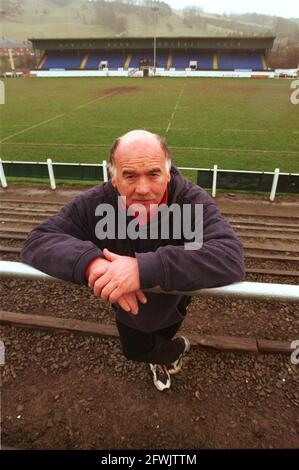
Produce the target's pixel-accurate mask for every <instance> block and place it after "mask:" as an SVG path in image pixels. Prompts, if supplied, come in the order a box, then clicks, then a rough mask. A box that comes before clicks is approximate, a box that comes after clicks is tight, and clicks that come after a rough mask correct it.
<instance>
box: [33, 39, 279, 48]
mask: <svg viewBox="0 0 299 470" xmlns="http://www.w3.org/2000/svg"><path fill="white" fill-rule="evenodd" d="M274 39H275V36H247V37H244V36H239V37H237V36H230V37H227V36H226V37H224V36H223V37H219V36H214V37H203V36H190V37H187V36H181V37H173V36H172V37H170V36H157V37H156V45H157V48H159V49H169V48H175V49H192V48H194V49H195V48H196V49H245V50H246V49H247V50H248V49H261V50H265V49H271V48H272V46H273V42H274ZM30 41H31V42H32V44H33V47H34V48H35V49H42V50H51V49H52V50H66V49H67V50H70V49H74V50H76V49H84V50H87V49H89V50H92V49H101V48H105V49H140V48H143V49H147V48H152V47H153V45H154V37H111V38H32V39H30Z"/></svg>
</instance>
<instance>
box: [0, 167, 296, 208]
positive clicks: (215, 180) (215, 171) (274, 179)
mask: <svg viewBox="0 0 299 470" xmlns="http://www.w3.org/2000/svg"><path fill="white" fill-rule="evenodd" d="M3 165H6V166H7V167H8V166H10V165H11V166H13V165H15V166H18V167H20V166H22V165H24V167H26V166H27V167H28V168H29V167H30V166H36V168H38V166H40V167H43V168H45V166H47V172H46V173H45V172H44V175H43V176H41V177H43V178H45V177H48V178H49V181H50V187H51V189H53V190H55V189H56V180H55V167H56V168H57V171H58V169H59V167H67V168H69V171H70V174H69V175H68V179H74V180H75V179H80V180H81V181H84V179H86V178H84V177H82V178H78V176H77V177H75V176H74V177H73V178H72V172H74V170H76V169H81V170H82V171H83V170H88V169H96V168H97V169H99V168H101V169H102V179H103V181H104V182H106V181H108V165H107V161H106V160H103V162H102V163H99V164H94V163H90V164H88V163H61V162H53V161H52V159H51V158H48V159H47V161H45V162H28V161H10V160H3V161H2V160H1V158H0V183H1V185H2V187H3V188H7V186H8V184H7V179H6V175H5V171H4V167H3ZM178 169H179V170H184V171H191V172H196V173H197V184H199V185H200V186H202V187H205V188H209V187H211V190H212V196H213V197H215V196H216V193H217V187H218V188H219V181H220V182H221V178H222V180H223V179H224V178H225V175H228V174H231V176H233V175H235V176H233V178H235V179H236V180H237V179H238V177H239V178H241V177H242V178H244V177H246V176H248V178H249V177H250V176H252V177H254V176H255V177H256V178H262V177H265V176H267V178H268V180H267V182H266V183H263V185H262V183H259V184H261V186H260V187H258V186H257V187H256V188H254V189H252V187H250V185H249V186H248V188H244V187H239V188H238V184H237V183H236V184H235V185H234V186H235V187H234V189H236V190H238V189H247V190H248V191H250V192H254V191H263V192H269V199H270V201H271V202H272V201H274V199H275V196H276V192H277V187H278V184H279V182H281V179H282V178H285V177H288V178H289V179H290V181H289V182H287V183H285V184H284V185H283V187H284V188H285V190H282V191H280V192H293V193H296V188H297V193H299V189H298V188H299V173H284V172H280V170H279V168H276V169H275V171H274V172H267V171H243V170H227V169H221V168H218V165H214V166H213V168H199V167H198V168H196V167H195V168H194V167H183V166H179V167H178ZM209 172H212V180H211V182H210V183H206V184H205V183H204V184H202V183H201V182H200V181H198V176H199V173H201V175H204V176H205V174H206V175H208V173H209ZM13 176H16V177H18V176H19V175H13ZM26 176H27V178H39V177H38V176H34V175H30V174H28V172H27V175H26ZM23 177H24V176H23ZM58 179H59V177H58ZM60 179H64V178H63V177H61V178H60ZM89 179H90V180H93V179H94V178H92V177H90V178H89ZM98 179H99V178H98ZM205 181H207V180H206V179H205ZM209 184H210V186H209ZM291 187H294V188H295V191H293V190H292V191H288V188H291ZM221 189H227V190H229V189H232V188H231V187H230V186H227V187H225V186H224V187H222V188H221Z"/></svg>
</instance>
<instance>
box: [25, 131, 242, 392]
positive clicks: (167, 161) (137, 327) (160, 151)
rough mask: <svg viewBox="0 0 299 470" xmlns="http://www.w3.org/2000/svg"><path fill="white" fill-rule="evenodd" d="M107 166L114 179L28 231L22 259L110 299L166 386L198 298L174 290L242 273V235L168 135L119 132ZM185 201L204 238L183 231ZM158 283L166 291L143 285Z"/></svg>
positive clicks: (121, 327) (123, 335)
mask: <svg viewBox="0 0 299 470" xmlns="http://www.w3.org/2000/svg"><path fill="white" fill-rule="evenodd" d="M109 171H110V176H111V179H110V180H109V181H108V182H107V183H104V184H102V185H100V186H96V187H94V188H92V189H90V190H88V191H86V192H84V193H82V194H80V195H79V196H77V197H76V198H75V199H74V200H73V201H72V202H71V203H69V204H68V205H67V206H65V207H64V208H63V209H61V211H60V212H59V213H58V214H56V215H54V216H53V217H51V218H50V219H48V220H46V221H45V222H43V223H42V224H41V225H39V226H38V227H37V228H36V229H35V230H33V231H32V232H31V233H30V234H29V236H28V238H27V240H26V241H25V243H24V246H23V250H22V254H21V256H22V260H23V262H24V263H28V264H30V265H31V266H34V267H35V268H37V269H40V270H41V271H44V272H46V273H48V274H50V275H52V276H54V277H57V278H60V279H63V280H65V281H71V282H74V283H78V284H86V285H88V286H89V288H90V289H92V290H93V293H94V295H95V296H96V297H98V298H101V299H103V300H105V301H107V302H110V303H111V304H112V306H113V308H114V310H115V312H116V324H117V328H118V331H119V336H120V340H121V344H122V348H123V352H124V355H125V356H126V358H127V359H130V360H133V361H138V362H144V363H146V364H148V365H149V370H150V371H151V374H152V377H153V382H154V385H155V386H156V388H157V389H158V390H159V391H163V390H167V389H169V388H170V386H171V375H173V374H176V373H178V372H179V371H180V370H181V367H182V362H183V356H184V354H186V353H187V352H188V351H189V349H190V343H189V341H188V339H187V338H185V337H184V336H178V337H175V338H174V336H175V335H176V333H177V332H178V330H179V328H180V326H181V324H182V321H183V320H184V318H185V315H186V307H187V305H188V304H189V302H190V297H189V296H188V295H184V294H180V295H177V294H171V293H169V292H171V291H182V292H184V291H191V290H196V289H201V288H207V287H215V286H221V285H226V284H230V283H232V282H236V281H240V280H242V279H243V278H244V261H243V250H242V244H241V242H240V240H239V239H238V238H237V237H236V235H235V233H234V231H233V230H232V228H231V227H230V225H229V223H228V222H227V220H226V219H224V218H223V217H222V215H221V214H220V213H219V211H218V209H217V207H216V205H215V204H214V202H213V200H212V199H211V198H210V196H209V195H208V194H207V193H206V192H205V191H204V190H203V189H202V188H200V187H199V186H197V185H195V184H193V183H191V182H190V181H188V180H186V179H185V178H184V177H183V176H182V175H181V173H180V172H179V171H178V169H177V168H176V167H175V166H174V165H172V163H171V155H170V152H169V149H168V147H167V145H166V143H165V142H164V140H163V139H162V138H161V137H160V136H158V135H156V134H152V133H150V132H146V131H143V130H134V131H131V132H128V133H127V134H125V135H124V136H122V137H120V138H118V139H117V140H116V141H115V142H114V143H113V145H112V147H111V151H110V159H109ZM186 207H187V209H188V208H189V209H190V211H189V214H190V217H191V220H190V224H191V226H190V230H191V228H192V230H193V231H191V233H192V234H194V237H195V239H196V233H197V231H198V229H199V227H202V232H203V233H202V234H201V243H198V239H196V240H197V242H196V243H195V242H194V240H193V244H192V240H190V237H188V239H187V237H186V235H185V231H184V230H185V228H186V224H187V219H186V218H185V219H184V216H185V214H187V211H186V212H184V211H185V209H186ZM198 208H202V210H201V214H202V218H203V220H202V221H200V222H202V223H201V224H200V223H199V221H198V220H197V219H196V214H198V213H199V212H198V211H197V209H198ZM163 211H164V212H163ZM163 214H164V215H163ZM171 215H172V216H171ZM163 224H164V225H163ZM165 224H167V227H165ZM108 226H109V228H108V229H107V227H108ZM105 227H106V231H105ZM153 227H154V228H156V230H153ZM165 229H167V230H165ZM179 229H181V230H179ZM189 232H190V231H189ZM189 232H188V233H189ZM165 233H166V234H167V236H165ZM178 233H179V234H178ZM190 243H191V245H192V246H190ZM153 287H160V288H161V289H162V290H163V291H165V293H164V294H159V293H153V292H145V290H146V289H149V288H153Z"/></svg>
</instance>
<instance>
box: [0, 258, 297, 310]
mask: <svg viewBox="0 0 299 470" xmlns="http://www.w3.org/2000/svg"><path fill="white" fill-rule="evenodd" d="M0 278H13V279H24V280H33V281H34V280H35V281H46V282H63V281H61V280H60V279H56V278H54V277H51V276H49V275H48V274H45V273H43V272H41V271H38V270H37V269H35V268H32V267H31V266H28V265H27V264H23V263H18V262H15V261H0ZM145 291H151V292H157V293H161V294H163V291H162V290H160V289H145ZM167 294H184V295H192V296H193V295H209V296H213V297H234V298H243V299H244V298H249V299H256V300H268V301H281V302H286V301H287V302H298V303H299V287H298V286H294V285H290V284H270V283H269V284H268V283H264V282H247V281H243V282H236V283H234V284H230V285H228V286H224V287H213V288H209V289H200V290H195V291H188V292H186V291H184V292H179V291H173V292H167Z"/></svg>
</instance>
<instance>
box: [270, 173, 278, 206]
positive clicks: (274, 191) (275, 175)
mask: <svg viewBox="0 0 299 470" xmlns="http://www.w3.org/2000/svg"><path fill="white" fill-rule="evenodd" d="M278 178H279V168H275V171H274V176H273V181H272V188H271V193H270V201H271V202H272V201H274V199H275V194H276V189H277V183H278Z"/></svg>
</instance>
